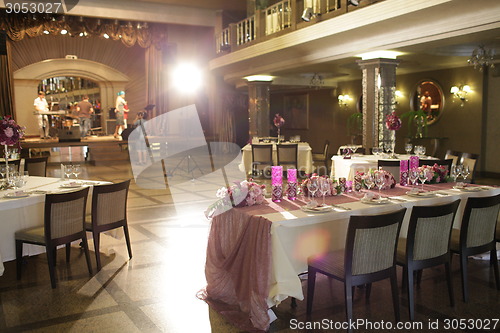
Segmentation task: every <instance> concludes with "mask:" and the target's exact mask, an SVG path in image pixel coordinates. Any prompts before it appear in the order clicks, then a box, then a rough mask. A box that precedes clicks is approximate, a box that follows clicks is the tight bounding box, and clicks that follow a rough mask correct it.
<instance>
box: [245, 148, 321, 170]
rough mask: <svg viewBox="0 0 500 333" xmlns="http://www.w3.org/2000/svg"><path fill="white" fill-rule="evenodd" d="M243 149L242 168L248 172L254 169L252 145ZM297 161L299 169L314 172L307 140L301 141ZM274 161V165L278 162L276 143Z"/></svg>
mask: <svg viewBox="0 0 500 333" xmlns="http://www.w3.org/2000/svg"><path fill="white" fill-rule="evenodd" d="M241 151H242V162H241V167H240V170H241V171H244V172H245V173H247V174H248V173H250V172H251V171H252V145H249V144H248V145H246V146H245V147H243V148H242V150H241ZM297 162H298V168H299V170H301V171H304V172H305V173H312V171H313V160H312V149H311V146H309V144H308V143H307V142H299V146H298V157H297ZM273 163H274V165H277V164H278V155H277V149H276V144H274V145H273Z"/></svg>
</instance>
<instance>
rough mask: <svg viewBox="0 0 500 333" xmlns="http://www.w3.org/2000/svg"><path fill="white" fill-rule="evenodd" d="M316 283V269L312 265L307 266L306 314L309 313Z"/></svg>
mask: <svg viewBox="0 0 500 333" xmlns="http://www.w3.org/2000/svg"><path fill="white" fill-rule="evenodd" d="M315 285H316V270H314V268H312V267H310V266H309V267H308V268H307V311H306V313H307V315H308V316H309V315H311V312H312V305H313V298H314V287H315Z"/></svg>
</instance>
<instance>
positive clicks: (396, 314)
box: [391, 267, 409, 322]
mask: <svg viewBox="0 0 500 333" xmlns="http://www.w3.org/2000/svg"><path fill="white" fill-rule="evenodd" d="M391 289H392V303H393V306H394V317H395V318H396V322H400V321H401V314H400V313H399V296H398V278H397V275H396V267H394V269H393V272H392V274H391ZM408 289H409V288H408Z"/></svg>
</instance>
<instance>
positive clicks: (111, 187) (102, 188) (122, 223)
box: [87, 179, 132, 271]
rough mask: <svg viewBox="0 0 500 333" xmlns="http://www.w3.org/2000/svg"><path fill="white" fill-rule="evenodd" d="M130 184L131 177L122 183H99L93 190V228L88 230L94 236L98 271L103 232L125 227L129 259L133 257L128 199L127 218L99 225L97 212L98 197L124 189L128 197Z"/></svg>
mask: <svg viewBox="0 0 500 333" xmlns="http://www.w3.org/2000/svg"><path fill="white" fill-rule="evenodd" d="M129 186H130V179H128V180H126V181H123V182H121V183H116V184H106V185H98V186H94V189H93V191H92V215H91V224H92V228H87V231H89V232H92V237H93V238H94V250H95V258H96V262H97V271H100V270H101V269H102V265H101V256H100V252H99V246H100V234H101V232H105V231H108V230H112V229H116V228H120V227H123V233H124V234H125V241H126V243H127V250H128V256H129V259H132V247H131V245H130V236H129V232H128V223H127V201H126V200H125V203H124V210H125V211H124V213H123V214H124V215H123V216H125V218H124V219H122V220H119V221H116V222H113V223H109V224H104V225H97V216H98V215H97V214H98V208H97V205H98V199H99V195H100V194H104V193H113V192H119V191H122V190H125V191H126V194H125V198H127V197H128V190H129Z"/></svg>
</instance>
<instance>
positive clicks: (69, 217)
mask: <svg viewBox="0 0 500 333" xmlns="http://www.w3.org/2000/svg"><path fill="white" fill-rule="evenodd" d="M88 193H89V188H88V187H85V188H83V189H81V190H77V191H74V192H64V193H57V194H46V196H45V213H44V225H43V226H40V227H32V228H28V229H22V230H19V231H16V233H15V239H16V264H17V279H18V280H20V279H21V270H22V257H23V244H25V243H26V244H34V245H40V246H45V249H46V252H47V261H48V264H49V274H50V283H51V285H52V288H55V287H56V276H55V265H56V251H57V246H59V245H64V244H65V245H66V262H69V259H70V251H71V242H73V241H76V240H81V245H82V247H83V249H84V252H85V259H86V260H87V267H88V270H89V274H90V275H92V266H91V263H90V254H89V247H88V244H87V234H86V232H85V208H86V205H87V196H88Z"/></svg>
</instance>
